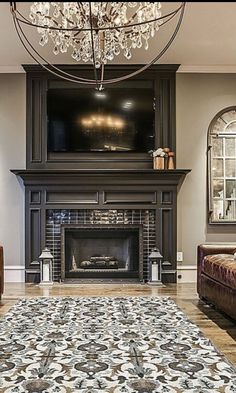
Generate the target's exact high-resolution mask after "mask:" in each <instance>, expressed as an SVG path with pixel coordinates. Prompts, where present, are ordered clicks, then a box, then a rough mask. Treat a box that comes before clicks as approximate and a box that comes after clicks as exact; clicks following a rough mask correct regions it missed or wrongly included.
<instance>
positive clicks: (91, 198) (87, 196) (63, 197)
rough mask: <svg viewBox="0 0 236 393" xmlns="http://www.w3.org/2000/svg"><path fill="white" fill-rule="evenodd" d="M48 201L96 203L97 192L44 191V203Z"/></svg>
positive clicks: (48, 202)
mask: <svg viewBox="0 0 236 393" xmlns="http://www.w3.org/2000/svg"><path fill="white" fill-rule="evenodd" d="M50 203H61V204H64V203H66V204H67V203H69V204H71V203H72V204H91V203H92V204H94V203H95V204H97V203H98V192H97V191H94V192H86V191H84V192H73V191H70V192H66V191H48V192H47V193H46V204H50Z"/></svg>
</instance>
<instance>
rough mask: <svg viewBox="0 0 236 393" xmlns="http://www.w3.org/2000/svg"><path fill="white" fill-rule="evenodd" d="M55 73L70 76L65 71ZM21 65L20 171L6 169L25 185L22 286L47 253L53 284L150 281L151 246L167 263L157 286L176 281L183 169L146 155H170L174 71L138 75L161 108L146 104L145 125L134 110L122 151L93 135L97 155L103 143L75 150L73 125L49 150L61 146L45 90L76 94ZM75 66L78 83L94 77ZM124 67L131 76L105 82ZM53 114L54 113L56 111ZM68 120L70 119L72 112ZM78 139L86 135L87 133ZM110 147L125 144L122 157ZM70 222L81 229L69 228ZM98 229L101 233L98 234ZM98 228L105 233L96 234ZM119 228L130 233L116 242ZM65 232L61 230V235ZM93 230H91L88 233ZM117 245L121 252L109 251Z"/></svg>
mask: <svg viewBox="0 0 236 393" xmlns="http://www.w3.org/2000/svg"><path fill="white" fill-rule="evenodd" d="M61 67H62V70H64V71H67V70H68V67H69V68H71V65H65V66H61ZM24 68H25V70H26V74H27V138H26V142H27V143H26V169H16V170H12V172H13V173H14V174H15V175H17V176H19V177H21V179H23V182H24V185H25V276H26V282H38V281H39V279H40V274H39V273H40V266H39V260H38V257H39V255H40V254H41V252H42V249H43V248H44V247H45V246H47V247H48V248H49V249H50V250H51V252H52V254H53V280H54V281H60V280H62V279H65V278H68V279H69V278H70V277H69V276H70V275H71V276H73V275H74V276H76V277H77V276H80V277H82V276H83V275H84V277H87V276H88V275H90V277H91V276H92V275H96V277H98V275H99V274H103V276H105V275H107V276H109V277H111V276H113V275H114V277H117V278H118V277H119V275H121V276H122V277H126V275H129V277H130V276H134V277H135V279H137V280H144V281H147V279H148V255H149V254H150V252H151V250H152V248H154V247H158V248H159V249H160V252H161V254H162V255H163V260H164V261H168V262H169V264H165V265H164V266H165V268H164V269H165V270H164V272H163V282H165V283H168V282H176V250H177V247H176V242H177V192H178V189H179V188H180V186H181V184H182V182H183V180H184V178H185V176H186V174H187V173H188V172H189V170H188V169H173V170H153V169H152V167H153V166H152V157H151V155H150V154H148V150H149V148H151V147H152V148H158V147H160V146H162V147H164V146H165V147H169V148H170V149H171V151H174V152H175V151H176V148H175V137H176V135H175V73H176V69H177V68H178V66H176V65H169V64H168V65H153V66H152V67H150V68H149V69H148V70H146V71H145V74H142V76H139V75H136V76H134V77H133V78H132V80H131V83H132V86H133V87H134V88H135V89H137V88H138V86H141V85H142V86H144V85H145V89H146V87H147V86H151V90H152V93H151V94H152V95H153V98H155V100H156V103H158V105H155V110H154V111H153V109H154V107H153V105H152V106H151V112H152V116H151V117H152V120H151V124H150V127H146V126H145V127H144V128H143V125H142V124H141V123H142V121H141V123H140V122H139V116H140V111H139V110H138V109H137V108H138V107H137V108H136V109H135V111H136V112H135V113H136V115H135V119H134V121H135V124H136V125H137V127H138V128H139V127H141V126H142V127H141V129H142V130H143V129H145V132H139V133H138V134H137V138H138V140H136V139H135V138H136V137H135V138H133V141H132V143H131V145H129V146H126V145H125V141H124V140H122V145H120V140H117V139H116V141H115V140H112V148H111V146H110V145H111V144H110V143H106V144H105V142H104V143H103V142H102V141H103V138H102V135H101V134H100V133H99V137H100V136H101V137H100V140H99V144H100V143H102V144H103V145H104V146H103V148H102V151H100V147H101V146H95V150H96V149H99V151H97V150H96V151H93V149H94V145H93V143H94V142H93V143H92V142H91V143H89V145H86V144H87V142H86V143H83V140H82V136H80V138H79V139H78V140H77V142H78V143H77V142H76V143H75V144H73V143H72V145H71V142H72V140H70V138H69V139H68V137H69V135H72V137H73V138H72V139H73V140H74V138H77V136H78V135H77V134H76V133H75V132H73V126H74V125H73V124H71V122H70V125H71V127H69V128H68V130H66V132H64V131H65V130H64V131H63V138H64V137H65V138H66V139H63V146H61V145H60V146H61V147H60V148H58V145H57V146H55V143H56V142H58V143H59V142H60V143H61V140H60V141H59V139H60V137H61V133H60V131H61V128H60V127H59V125H58V123H57V119H56V118H55V119H54V120H55V121H56V123H57V126H58V127H59V128H58V129H57V132H56V136H57V138H59V139H57V141H55V140H53V138H52V133H53V130H51V131H52V132H50V124H51V123H52V122H51V123H50V122H49V117H48V115H49V114H50V113H48V110H49V112H50V105H49V104H50V102H49V101H50V99H49V98H50V97H49V92H50V91H52V89H56V92H55V93H56V94H59V96H61V95H63V94H64V93H66V91H67V90H68V89H71V90H70V92H69V93H68V94H69V95H74V94H75V95H77V94H78V95H80V94H81V92H80V91H77V92H76V89H77V87H75V86H73V88H71V84H70V83H68V84H67V83H65V81H63V83H62V82H61V81H60V80H59V79H57V78H55V77H53V78H52V76H51V74H50V73H48V72H46V71H45V70H43V69H41V67H40V68H39V67H37V66H35V65H28V66H25V67H24ZM72 68H73V70H74V72H75V74H76V73H77V72H78V73H79V74H80V75H83V76H84V77H88V76H89V74H90V72H91V69H90V67H87V66H83V67H82V68H81V65H78V67H74V66H72ZM125 70H127V71H129V72H131V73H132V72H133V71H134V70H135V66H134V65H129V66H125V65H120V66H113V67H109V69H108V70H107V72H108V73H109V76H110V77H112V78H113V77H114V78H116V77H119V76H120V75H121V74H123V73H124V72H125ZM119 88H121V89H122V91H123V92H124V91H125V92H127V91H129V90H130V89H129V88H127V85H126V84H123V85H122V86H120V87H119ZM78 89H80V87H78ZM72 90H73V91H72ZM87 93H88V92H87ZM91 94H93V92H92V91H91ZM140 94H141V93H140ZM140 94H139V95H140ZM154 96H155V97H154ZM113 104H114V103H113ZM71 108H72V106H71V105H69V109H70V110H72V109H71ZM64 109H65V112H68V111H67V109H66V108H64ZM141 109H142V108H141ZM75 110H77V107H76V105H75ZM86 111H87V107H86V108H85V112H86ZM126 112H127V111H126ZM58 115H61V113H60V111H59V112H58ZM66 115H67V113H66ZM68 115H70V116H71V113H70V114H68ZM85 115H86V113H85ZM127 115H128V113H127ZM72 117H73V116H72ZM141 117H142V116H141ZM51 120H53V119H51ZM141 120H142V119H141ZM56 123H55V124H54V125H56ZM51 125H52V124H51ZM127 127H128V126H126V128H125V133H124V135H126V136H127V132H128V130H129V127H128V128H127ZM54 131H55V130H54ZM95 134H96V133H95ZM91 135H94V133H93V134H91ZM109 135H110V133H109ZM84 137H86V138H87V136H86V135H84ZM150 138H151V139H150ZM86 140H87V139H86ZM84 142H85V140H84ZM95 142H97V141H95ZM68 143H69V145H68ZM115 144H117V145H119V146H122V149H123V148H124V146H125V147H126V148H128V150H125V151H123V150H122V151H121V149H120V148H119V147H118V146H116V147H115V146H114V145H115ZM85 145H86V146H87V147H86V146H85ZM105 145H106V146H105ZM85 147H86V149H85ZM114 148H115V150H114ZM107 150H110V151H107ZM70 225H72V226H73V225H74V226H78V227H77V228H72V227H71V228H69V226H70ZM96 225H99V226H100V228H99V232H98V231H97V230H98V228H95V226H96ZM104 225H106V226H107V228H103V227H102V226H104ZM113 225H116V226H117V229H116V230H115V229H113V228H111V227H110V226H113ZM118 225H122V226H123V227H127V230H126V229H124V228H123V229H122V231H123V234H122V235H121V232H122V231H121V230H119V229H118ZM132 225H136V226H139V225H140V226H141V228H142V242H140V236H141V235H140V229H139V235H138V229H137V227H136V229H135V228H132ZM65 226H68V228H67V231H66V230H65ZM82 226H87V229H84V233H83V234H82V232H81V231H82V228H79V227H82ZM92 226H93V229H92V230H91V229H90V228H91V227H92ZM89 227H90V228H89ZM108 229H109V232H108ZM93 230H94V231H95V232H94V234H93V235H91V233H92V231H93ZM128 230H129V231H130V232H129V231H128ZM63 233H64V239H65V240H66V241H67V243H68V244H67V245H66V247H64V245H63V247H62V242H61V240H62V239H63ZM88 233H89V236H88ZM83 236H84V237H83ZM86 236H87V238H86ZM91 236H92V237H91ZM109 236H110V237H109ZM123 236H124V237H123ZM104 238H105V239H104ZM138 238H139V240H137V239H138ZM135 242H136V243H135ZM137 242H138V243H137ZM81 243H82V244H86V243H88V245H87V247H85V248H87V250H88V248H90V249H91V252H90V253H88V252H87V254H86V252H85V251H83V252H84V254H82V255H81V254H80V250H81ZM141 243H142V244H141ZM104 244H107V248H105V249H104V248H103V249H102V250H101V251H98V250H97V249H100V247H102V245H103V246H104ZM118 244H119V247H118V248H120V250H121V251H120V253H121V254H119V253H118V254H116V253H115V248H116V245H118ZM141 246H142V250H143V251H142V252H141V251H140V250H141V248H140V247H141ZM68 249H69V251H68ZM73 250H74V251H73ZM132 250H133V251H132ZM135 250H136V251H137V254H135ZM63 253H64V254H63ZM128 254H129V256H128ZM72 262H73V267H74V268H73V269H72ZM82 262H84V263H83V264H82ZM102 264H103V266H101V265H102ZM112 265H113V266H112Z"/></svg>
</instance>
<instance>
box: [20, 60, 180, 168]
mask: <svg viewBox="0 0 236 393" xmlns="http://www.w3.org/2000/svg"><path fill="white" fill-rule="evenodd" d="M138 67H139V65H114V66H110V65H109V66H107V67H106V77H107V78H109V77H111V78H113V77H117V76H119V75H121V74H124V73H130V72H132V71H133V70H134V69H137V68H138ZM60 68H61V69H64V70H66V71H69V72H71V71H72V72H73V73H74V74H76V73H78V74H80V75H81V76H82V75H83V76H84V77H86V76H87V77H88V75H91V72H92V68H91V66H86V65H74V66H71V65H61V66H60ZM24 69H25V70H26V73H27V168H41V169H42V168H48V169H49V168H57V169H63V168H64V169H65V168H90V169H95V168H104V169H106V168H108V167H109V168H112V169H113V168H123V169H125V168H133V169H135V168H140V169H141V168H146V169H148V168H152V159H151V157H150V155H149V154H147V153H131V152H128V153H127V152H122V154H119V153H117V152H108V153H107V152H93V153H89V152H88V153H84V152H80V153H79V152H78V153H65V152H54V153H48V152H47V113H46V108H47V88H48V86H50V85H52V84H54V87H55V84H57V85H60V86H62V87H64V86H66V85H67V84H68V83H67V82H65V81H63V80H61V79H59V78H56V77H55V76H53V75H52V74H50V73H48V72H47V71H45V70H43V69H42V68H41V67H38V66H37V65H28V66H27V65H26V66H24ZM177 69H178V65H153V66H151V67H150V68H149V69H147V70H146V71H144V72H143V73H141V74H140V75H137V76H135V77H134V78H131V79H132V81H133V83H135V82H136V81H137V80H146V81H151V82H152V84H153V86H154V95H155V97H154V98H155V102H156V105H155V119H156V120H155V130H154V131H155V135H156V138H155V146H156V147H160V146H162V147H170V148H171V149H172V150H175V132H176V131H175V73H176V70H177ZM70 88H75V89H77V88H79V87H78V86H77V85H74V86H73V87H72V86H71V84H70Z"/></svg>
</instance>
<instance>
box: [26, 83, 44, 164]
mask: <svg viewBox="0 0 236 393" xmlns="http://www.w3.org/2000/svg"><path fill="white" fill-rule="evenodd" d="M29 83H30V84H29V86H28V89H27V94H28V95H29V97H28V99H27V102H28V104H29V105H30V107H29V106H28V105H27V108H28V109H27V114H28V116H27V122H28V124H27V134H28V136H29V138H28V141H29V144H28V145H27V151H28V156H29V157H30V162H32V163H41V162H42V127H41V126H42V106H41V103H42V97H41V79H40V78H35V79H33V80H32V79H31V80H30V82H29ZM30 87H31V89H30ZM29 109H30V110H29Z"/></svg>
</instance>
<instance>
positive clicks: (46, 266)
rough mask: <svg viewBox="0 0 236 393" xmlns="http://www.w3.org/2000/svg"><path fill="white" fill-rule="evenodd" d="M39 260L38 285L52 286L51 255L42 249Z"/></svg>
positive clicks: (45, 249) (47, 250) (48, 251)
mask: <svg viewBox="0 0 236 393" xmlns="http://www.w3.org/2000/svg"><path fill="white" fill-rule="evenodd" d="M39 260H40V284H39V285H53V280H52V261H53V255H52V254H51V252H50V250H49V249H48V248H44V249H43V251H42V254H41V255H40V256H39Z"/></svg>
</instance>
